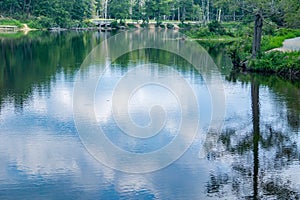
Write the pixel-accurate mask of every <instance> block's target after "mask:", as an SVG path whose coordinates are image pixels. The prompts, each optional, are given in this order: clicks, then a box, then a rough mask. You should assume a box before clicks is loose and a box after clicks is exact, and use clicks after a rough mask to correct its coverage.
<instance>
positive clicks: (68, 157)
mask: <svg viewBox="0 0 300 200" xmlns="http://www.w3.org/2000/svg"><path fill="white" fill-rule="evenodd" d="M114 34H115V33H110V32H61V33H50V32H32V33H29V34H27V35H24V36H22V35H18V36H17V37H9V38H0V43H1V45H0V54H1V55H0V138H1V140H0V199H298V198H299V197H300V181H299V180H300V154H299V149H298V146H299V148H300V136H299V133H300V84H299V82H291V81H286V80H283V79H281V78H279V77H276V76H261V75H254V74H235V73H232V72H231V62H230V59H229V58H228V56H227V55H226V52H225V48H226V45H222V44H218V43H210V44H207V43H206V44H202V46H203V47H204V49H205V50H207V52H206V51H204V50H203V49H202V48H201V47H200V44H198V45H199V49H201V51H200V54H201V55H202V54H203V55H205V56H204V57H201V56H199V57H201V59H202V60H201V59H200V60H201V61H203V59H206V60H205V61H203V63H204V64H203V65H205V66H200V68H201V67H202V68H205V70H203V69H202V70H201V69H200V70H199V69H198V68H197V66H196V67H195V66H194V65H192V63H190V62H189V61H188V58H185V57H183V56H180V55H178V54H176V53H174V52H176V48H178V50H179V51H181V50H182V49H184V48H186V46H187V45H188V43H189V41H188V40H184V39H178V35H177V33H171V35H172V36H173V38H170V37H171V36H170V35H167V36H166V38H165V39H162V38H163V37H165V35H164V33H157V32H155V31H152V32H151V31H149V33H148V32H147V33H146V34H147V37H144V36H142V37H141V35H142V34H141V31H132V32H122V33H121V34H120V35H119V36H118V37H123V39H122V38H121V39H120V38H119V39H118V40H115V41H116V42H115V43H113V42H106V41H107V40H106V39H107V38H110V37H112V36H113V35H114ZM161 34H162V35H161ZM149 38H150V39H151V41H152V42H153V41H154V42H155V41H156V40H157V38H158V39H162V40H163V41H164V43H163V44H165V47H167V46H168V44H171V43H172V42H174V44H175V43H176V44H177V47H174V52H172V51H167V50H164V49H163V48H161V49H155V48H153V47H149V48H140V49H134V48H132V46H134V45H136V43H137V44H138V45H141V44H142V43H146V42H145V41H146V40H150V39H149ZM179 38H180V37H179ZM136 41H138V42H136ZM98 45H100V46H98ZM129 46H130V47H129ZM142 46H143V45H142ZM171 47H172V46H171ZM94 48H96V49H95V50H94V52H92V54H90V52H91V51H92V49H94ZM122 48H125V49H126V48H127V49H128V50H127V51H126V52H125V53H122V52H123V51H121V49H122ZM168 48H169V47H168ZM179 51H178V52H179ZM95 52H96V53H99V54H102V56H99V57H97V55H98V54H95ZM114 53H115V54H114ZM89 54H90V55H89ZM119 54H120V56H116V57H115V58H114V57H113V56H112V55H119ZM200 54H199V55H200ZM95 55H96V56H95ZM187 55H191V57H192V56H194V55H193V52H187ZM210 57H211V58H212V60H213V61H214V63H215V65H214V66H213V67H212V68H209V66H211V65H209V64H208V63H212V62H211V61H212V60H211V58H210ZM85 58H87V59H85ZM84 60H85V61H84ZM82 63H83V65H82ZM205 63H206V64H205ZM206 65H207V66H206ZM198 67H199V66H198ZM206 68H208V69H206ZM126 77H127V78H128V79H126ZM95 81H96V83H97V85H96V87H95V88H94V87H90V85H89V84H90V83H91V84H94V83H95ZM219 81H221V82H222V86H220V85H217V86H216V83H219ZM137 83H138V84H137ZM158 83H159V84H158ZM162 83H164V84H166V85H168V86H164V85H163V84H162ZM134 84H137V85H135V86H134V87H133V86H132V85H134ZM214 86H216V87H214ZM74 87H75V89H74ZM76 87H77V89H78V88H79V89H78V91H79V92H78V91H77V89H76ZM128 88H131V89H132V91H131V93H127V91H126V90H127V89H128ZM212 88H217V90H218V89H220V88H221V89H222V94H224V98H222V96H218V97H217V100H218V101H217V103H220V104H222V103H224V106H223V107H218V105H217V104H216V102H214V98H216V96H213V95H214V94H213V93H214V92H213V91H212ZM90 91H92V92H93V94H94V95H93V96H92V98H90V100H89V99H86V97H87V94H89V92H90ZM191 94H192V95H191ZM89 101H90V102H89ZM195 102H196V104H194V103H195ZM222 105H223V104H222ZM214 108H215V109H214ZM162 109H163V110H162ZM219 109H224V113H223V114H224V118H223V116H222V112H220V113H218V112H217V111H219ZM90 111H93V113H90ZM216 112H217V114H218V115H217V116H216V118H215V120H219V123H221V125H222V128H221V129H218V128H214V127H213V125H212V123H213V122H212V121H213V120H214V113H216ZM195 122H196V125H197V126H195ZM181 126H183V127H184V128H182V129H181ZM89 127H98V128H99V127H101V129H102V131H103V132H104V134H105V137H102V139H103V140H109V141H111V143H112V144H113V146H112V147H111V148H112V149H113V148H114V147H118V148H119V149H123V150H124V151H126V152H130V153H132V155H137V154H139V155H143V156H144V157H142V159H139V160H137V162H133V161H132V160H130V159H131V157H128V158H127V157H126V156H124V157H122V156H123V155H121V154H110V153H111V152H112V149H109V148H107V147H106V146H105V145H106V143H104V142H103V141H95V139H94V138H96V139H99V138H98V136H99V135H97V134H96V135H92V133H93V130H92V129H91V128H89ZM132 127H134V128H132ZM194 127H196V128H194ZM128 130H129V133H126V131H127V132H128ZM179 130H183V131H181V132H180V133H182V136H181V137H177V135H178V134H179V133H178V132H179ZM194 132H195V137H191V134H192V133H194ZM99 134H100V133H99ZM144 136H145V137H144ZM146 136H147V137H146ZM178 138H179V139H181V140H180V141H179V142H178V143H179V145H178V148H179V149H180V152H179V156H173V154H172V153H173V152H169V154H166V153H164V154H163V155H161V156H160V157H158V158H159V159H156V158H151V159H150V158H149V157H147V156H148V155H149V153H151V152H160V151H161V150H162V149H164V147H165V146H166V145H168V144H172V143H175V142H174V141H178ZM185 139H186V140H190V142H188V141H185ZM94 142H95V143H94ZM102 142H103V143H102ZM99 144H100V146H99ZM97 145H98V146H97ZM101 145H103V146H101ZM182 146H184V147H185V148H181V147H182ZM99 149H100V150H99ZM176 150H178V149H176ZM99 156H100V157H99ZM101 156H102V157H101ZM105 156H106V157H105ZM104 157H105V158H104ZM143 158H144V159H143ZM169 158H171V161H170V162H166V163H164V162H165V161H168V159H169ZM131 170H132V171H131ZM138 172H141V173H138Z"/></svg>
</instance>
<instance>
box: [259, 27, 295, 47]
mask: <svg viewBox="0 0 300 200" xmlns="http://www.w3.org/2000/svg"><path fill="white" fill-rule="evenodd" d="M295 37H300V29H284V28H283V29H278V30H277V31H276V32H275V33H274V35H265V36H264V37H263V40H262V51H268V50H271V49H275V48H279V47H282V45H283V42H284V40H286V39H290V38H295Z"/></svg>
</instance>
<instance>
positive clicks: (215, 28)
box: [208, 21, 226, 35]
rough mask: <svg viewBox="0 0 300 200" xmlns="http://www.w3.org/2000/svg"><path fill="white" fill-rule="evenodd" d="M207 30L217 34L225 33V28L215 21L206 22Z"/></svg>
mask: <svg viewBox="0 0 300 200" xmlns="http://www.w3.org/2000/svg"><path fill="white" fill-rule="evenodd" d="M208 30H209V31H210V32H213V33H215V34H217V35H226V30H225V28H224V27H223V26H222V25H221V24H220V23H219V22H217V21H213V22H211V23H209V24H208Z"/></svg>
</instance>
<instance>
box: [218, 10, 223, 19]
mask: <svg viewBox="0 0 300 200" xmlns="http://www.w3.org/2000/svg"><path fill="white" fill-rule="evenodd" d="M221 15H222V9H221V8H220V9H219V10H218V22H221Z"/></svg>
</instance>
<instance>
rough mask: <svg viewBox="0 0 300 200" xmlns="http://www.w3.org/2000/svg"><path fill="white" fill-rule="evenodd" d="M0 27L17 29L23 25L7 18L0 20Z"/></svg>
mask: <svg viewBox="0 0 300 200" xmlns="http://www.w3.org/2000/svg"><path fill="white" fill-rule="evenodd" d="M0 25H10V26H17V27H18V28H22V27H23V24H22V23H21V22H20V21H18V20H15V19H9V18H4V19H0Z"/></svg>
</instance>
